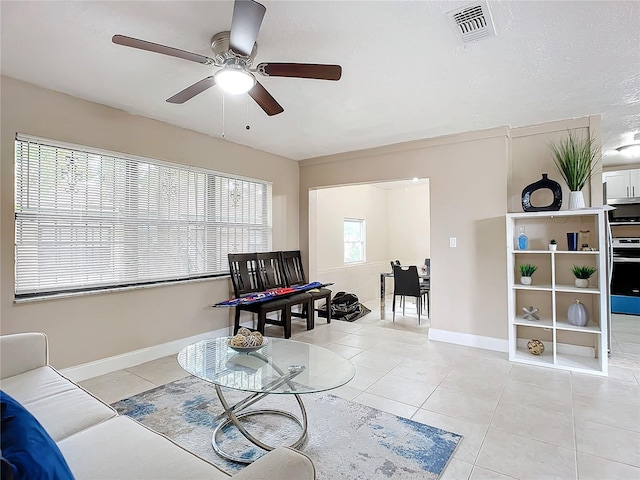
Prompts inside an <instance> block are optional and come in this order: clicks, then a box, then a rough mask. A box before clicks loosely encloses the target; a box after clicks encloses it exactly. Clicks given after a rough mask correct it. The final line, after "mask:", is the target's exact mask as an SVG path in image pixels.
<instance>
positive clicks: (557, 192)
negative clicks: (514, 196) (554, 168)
mask: <svg viewBox="0 0 640 480" xmlns="http://www.w3.org/2000/svg"><path fill="white" fill-rule="evenodd" d="M547 175H548V174H546V173H543V174H542V179H541V180H538V181H537V182H534V183H532V184H531V185H527V186H526V187H524V190H522V210H524V211H525V212H557V211H558V210H560V207H561V206H562V187H561V186H560V184H559V183H558V182H556V181H554V180H551V179H550V178H548V176H547ZM541 189H546V190H550V191H551V193H552V194H553V202H551V203H550V204H549V205H543V206H536V205H532V204H531V195H532V194H533V193H534V192H536V191H538V190H541Z"/></svg>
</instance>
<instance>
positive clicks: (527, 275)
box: [518, 263, 538, 285]
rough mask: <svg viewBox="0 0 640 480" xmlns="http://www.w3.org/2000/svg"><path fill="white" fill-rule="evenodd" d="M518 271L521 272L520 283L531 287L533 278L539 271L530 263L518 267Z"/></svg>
mask: <svg viewBox="0 0 640 480" xmlns="http://www.w3.org/2000/svg"><path fill="white" fill-rule="evenodd" d="M518 269H519V270H520V275H521V276H520V283H521V284H522V285H531V276H532V275H533V273H534V272H535V271H536V270H537V269H538V267H536V266H535V265H531V264H530V263H523V264H521V265H518Z"/></svg>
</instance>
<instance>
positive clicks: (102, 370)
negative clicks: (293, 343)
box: [60, 327, 229, 382]
mask: <svg viewBox="0 0 640 480" xmlns="http://www.w3.org/2000/svg"><path fill="white" fill-rule="evenodd" d="M228 335H229V328H228V327H226V328H221V329H218V330H214V331H211V332H205V333H201V334H199V335H194V336H192V337H187V338H181V339H178V340H173V341H171V342H167V343H162V344H160V345H154V346H152V347H147V348H141V349H140V350H134V351H133V352H127V353H123V354H121V355H115V356H113V357H108V358H102V359H100V360H96V361H93V362H89V363H83V364H82V365H76V366H75V367H69V368H65V369H63V370H60V373H62V374H63V375H64V376H65V377H67V378H68V379H70V380H73V381H74V382H81V381H83V380H87V379H88V378H93V377H97V376H99V375H105V374H107V373H111V372H115V371H117V370H122V369H123V368H129V367H133V366H135V365H140V364H141V363H145V362H150V361H151V360H157V359H158V358H162V357H166V356H168V355H176V354H177V353H178V352H179V351H180V350H182V349H183V348H184V347H186V346H187V345H191V344H192V343H195V342H198V341H200V340H205V339H207V338H217V337H226V336H228Z"/></svg>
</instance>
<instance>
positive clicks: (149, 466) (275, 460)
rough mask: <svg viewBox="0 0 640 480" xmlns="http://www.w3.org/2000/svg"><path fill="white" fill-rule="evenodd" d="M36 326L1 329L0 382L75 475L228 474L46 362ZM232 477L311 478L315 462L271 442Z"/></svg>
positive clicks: (108, 478)
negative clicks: (272, 447)
mask: <svg viewBox="0 0 640 480" xmlns="http://www.w3.org/2000/svg"><path fill="white" fill-rule="evenodd" d="M47 348H48V345H47V337H46V336H45V335H44V334H42V333H20V334H14V335H4V336H0V388H1V389H2V390H3V391H4V392H6V393H7V394H8V395H10V396H11V397H13V398H14V399H15V400H17V401H18V402H19V403H20V404H22V405H23V406H24V407H25V408H26V409H27V410H28V411H29V412H30V413H31V414H32V415H33V416H34V417H35V418H36V419H37V420H38V421H39V422H40V423H41V424H42V426H43V427H44V429H45V430H46V431H47V433H48V434H49V436H50V437H51V438H52V439H53V440H54V441H55V442H56V444H57V446H58V447H59V449H60V451H61V452H62V455H63V456H64V458H65V460H66V461H67V464H68V465H69V468H70V469H71V472H72V473H73V475H74V476H75V478H76V479H78V480H80V479H91V480H97V479H105V480H125V479H132V480H133V479H135V480H140V479H149V480H158V479H172V480H173V479H191V478H193V479H214V480H215V479H228V478H230V476H229V475H228V474H227V473H225V472H223V471H222V470H220V469H218V468H217V467H216V466H214V465H212V464H210V463H208V462H206V461H205V460H203V459H201V458H200V457H197V456H195V455H193V454H192V453H190V452H188V451H187V450H184V449H183V448H182V447H180V446H179V445H177V444H176V443H174V442H173V441H171V440H170V439H168V438H167V437H165V436H163V435H161V434H159V433H157V432H154V431H153V430H151V429H149V428H147V427H145V426H144V425H142V424H140V423H138V422H136V421H135V420H133V419H131V418H129V417H126V416H120V415H118V413H117V412H116V411H115V410H114V409H113V408H111V407H110V406H109V405H107V404H105V403H103V402H102V401H100V400H99V399H97V398H96V397H94V396H93V395H91V394H90V393H89V392H87V391H86V390H84V389H83V388H82V387H80V386H78V385H76V384H75V383H73V382H72V381H71V380H68V379H67V378H65V377H63V376H62V375H60V373H58V372H57V371H56V370H55V369H54V368H53V367H52V366H50V365H49V362H48V351H47ZM232 478H234V479H236V480H241V479H243V480H250V479H255V480H258V479H260V480H285V479H295V480H306V479H309V480H313V479H315V478H316V475H315V467H314V465H313V462H312V461H311V459H310V458H309V457H307V456H306V455H305V454H303V453H301V452H298V451H296V450H293V449H290V448H286V447H281V448H277V449H275V450H273V451H271V452H269V453H268V454H267V455H265V456H263V457H262V458H260V459H259V460H258V461H256V462H254V463H252V464H251V465H249V466H247V467H246V468H244V469H243V470H241V471H240V472H239V473H236V474H235V475H234V476H233V477H232Z"/></svg>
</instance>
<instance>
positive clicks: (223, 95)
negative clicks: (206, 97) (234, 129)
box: [222, 92, 225, 138]
mask: <svg viewBox="0 0 640 480" xmlns="http://www.w3.org/2000/svg"><path fill="white" fill-rule="evenodd" d="M224 97H225V94H224V92H222V138H224Z"/></svg>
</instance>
